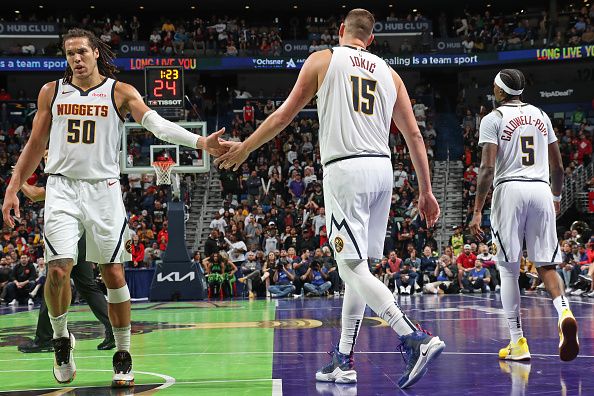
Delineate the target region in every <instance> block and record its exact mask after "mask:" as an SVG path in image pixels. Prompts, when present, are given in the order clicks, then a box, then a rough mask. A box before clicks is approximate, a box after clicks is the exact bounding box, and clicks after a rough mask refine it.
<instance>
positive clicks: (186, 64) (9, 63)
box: [0, 45, 594, 72]
mask: <svg viewBox="0 0 594 396" xmlns="http://www.w3.org/2000/svg"><path fill="white" fill-rule="evenodd" d="M587 58H594V45H587V46H586V45H582V46H576V47H565V48H542V49H529V50H518V51H502V52H492V53H478V54H419V55H410V56H388V57H385V58H384V59H385V61H386V62H387V63H388V64H389V65H390V66H393V67H394V68H395V69H398V68H430V67H460V66H483V65H494V64H503V63H516V62H549V61H563V60H578V59H587ZM304 61H305V58H296V57H293V58H282V57H253V58H252V57H250V58H245V57H221V58H156V57H135V58H128V57H126V58H117V59H116V60H115V63H116V65H117V67H118V68H119V69H120V70H122V71H136V70H143V69H144V68H145V67H146V66H182V67H183V68H184V69H185V70H188V71H191V70H254V69H299V68H301V66H302V65H303V62H304ZM65 67H66V60H64V59H62V58H50V57H43V58H42V57H22V56H20V57H4V58H0V71H2V72H9V71H10V72H20V71H60V72H61V71H63V70H64V68H65Z"/></svg>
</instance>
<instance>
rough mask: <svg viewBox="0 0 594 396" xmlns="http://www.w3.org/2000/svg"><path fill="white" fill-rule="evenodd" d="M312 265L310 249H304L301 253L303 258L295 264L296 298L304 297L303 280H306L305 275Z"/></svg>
mask: <svg viewBox="0 0 594 396" xmlns="http://www.w3.org/2000/svg"><path fill="white" fill-rule="evenodd" d="M310 263H311V258H310V254H309V249H303V250H302V251H301V257H300V258H299V259H298V260H297V261H296V262H294V263H293V270H294V271H295V280H294V281H293V285H295V293H294V297H295V298H297V297H301V296H302V293H301V291H302V289H303V279H305V278H304V275H305V274H306V272H307V270H308V269H309V264H310Z"/></svg>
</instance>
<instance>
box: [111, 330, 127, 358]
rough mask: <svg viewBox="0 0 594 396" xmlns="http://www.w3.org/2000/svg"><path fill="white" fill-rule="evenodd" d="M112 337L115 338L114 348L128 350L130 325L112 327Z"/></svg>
mask: <svg viewBox="0 0 594 396" xmlns="http://www.w3.org/2000/svg"><path fill="white" fill-rule="evenodd" d="M112 329H113V338H115V343H116V349H117V350H118V351H127V352H130V334H131V332H132V326H131V325H128V326H126V327H112Z"/></svg>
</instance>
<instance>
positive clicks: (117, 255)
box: [44, 175, 130, 264]
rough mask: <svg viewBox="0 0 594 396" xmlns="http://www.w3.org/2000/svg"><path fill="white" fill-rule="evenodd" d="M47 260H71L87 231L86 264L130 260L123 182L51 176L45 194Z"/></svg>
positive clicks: (75, 258) (75, 255) (74, 258)
mask: <svg viewBox="0 0 594 396" xmlns="http://www.w3.org/2000/svg"><path fill="white" fill-rule="evenodd" d="M44 224H45V226H44V234H45V235H44V240H45V256H46V261H47V262H49V261H52V260H56V259H61V258H71V259H73V260H74V264H76V260H77V256H78V248H77V244H78V241H79V239H80V238H81V237H82V235H83V232H84V231H86V244H87V245H86V247H87V257H86V259H87V261H91V262H94V263H98V264H108V263H123V262H124V261H129V260H130V254H129V253H128V252H126V246H128V245H129V243H127V242H128V241H129V240H130V233H129V229H128V219H127V217H126V209H125V208H124V202H123V201H122V192H121V188H120V181H119V180H118V179H107V180H97V181H93V180H76V179H70V178H67V177H64V176H56V175H51V176H50V177H49V178H48V180H47V185H46V193H45V214H44Z"/></svg>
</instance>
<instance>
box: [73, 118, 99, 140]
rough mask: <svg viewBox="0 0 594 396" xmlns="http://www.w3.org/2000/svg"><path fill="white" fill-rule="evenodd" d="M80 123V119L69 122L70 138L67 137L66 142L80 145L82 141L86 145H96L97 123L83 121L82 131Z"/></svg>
mask: <svg viewBox="0 0 594 396" xmlns="http://www.w3.org/2000/svg"><path fill="white" fill-rule="evenodd" d="M80 121H81V120H78V119H69V120H68V136H67V137H66V141H67V142H68V143H79V142H81V141H82V142H83V143H84V144H93V143H95V121H93V120H85V121H83V122H82V130H81V127H80ZM81 132H82V133H81ZM81 135H82V136H81Z"/></svg>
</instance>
